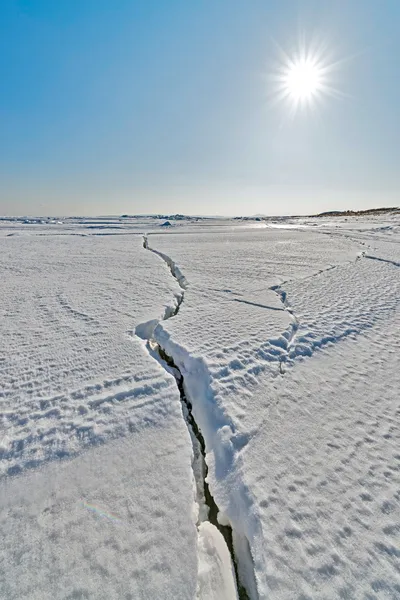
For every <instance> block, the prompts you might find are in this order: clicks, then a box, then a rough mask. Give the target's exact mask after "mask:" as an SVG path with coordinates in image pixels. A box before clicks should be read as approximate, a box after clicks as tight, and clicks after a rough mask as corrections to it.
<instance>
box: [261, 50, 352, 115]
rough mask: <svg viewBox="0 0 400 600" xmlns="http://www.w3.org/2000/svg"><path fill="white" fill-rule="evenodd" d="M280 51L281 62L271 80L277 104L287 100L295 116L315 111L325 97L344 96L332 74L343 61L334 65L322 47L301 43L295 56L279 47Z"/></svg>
mask: <svg viewBox="0 0 400 600" xmlns="http://www.w3.org/2000/svg"><path fill="white" fill-rule="evenodd" d="M278 50H279V62H278V65H277V68H276V71H275V74H274V75H272V74H271V76H270V77H269V81H270V85H269V94H270V96H272V97H273V98H274V100H275V102H279V101H281V100H284V101H285V102H286V104H287V105H288V106H289V109H290V113H291V114H292V115H294V114H295V113H296V112H297V111H298V110H300V109H306V108H312V107H315V105H316V104H317V103H319V102H321V101H322V100H323V99H324V97H327V96H336V97H338V96H341V94H340V92H339V91H338V90H336V89H334V87H333V85H332V84H333V82H332V72H333V71H334V70H335V69H336V68H337V66H338V65H339V62H340V61H337V62H330V61H329V60H328V58H327V56H326V53H325V52H324V51H323V49H322V47H315V45H310V46H308V47H307V46H306V44H305V43H301V44H299V46H298V48H297V50H296V51H295V52H293V54H292V55H288V54H286V52H284V51H283V50H282V49H281V48H280V47H279V46H278Z"/></svg>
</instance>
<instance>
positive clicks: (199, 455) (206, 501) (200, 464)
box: [137, 236, 249, 600]
mask: <svg viewBox="0 0 400 600" xmlns="http://www.w3.org/2000/svg"><path fill="white" fill-rule="evenodd" d="M143 247H144V248H145V249H146V250H150V251H151V252H154V253H155V254H157V255H158V256H160V257H161V258H162V259H163V260H164V262H165V263H166V264H167V265H168V267H169V268H170V271H171V274H172V276H173V277H174V278H175V279H176V280H177V281H178V283H179V285H180V287H181V289H182V293H181V294H180V296H179V298H178V303H177V306H176V307H175V309H173V310H167V311H166V312H165V315H164V319H163V320H168V319H170V318H172V317H175V316H176V315H177V314H178V312H179V309H180V307H181V305H182V303H183V300H184V290H186V288H187V281H186V279H185V277H184V276H183V275H182V273H181V272H180V270H179V268H178V267H177V266H176V265H175V263H174V262H173V261H172V260H171V259H170V258H169V257H168V256H166V255H165V254H163V253H162V252H159V251H157V250H154V249H153V248H150V246H149V243H148V239H147V236H143ZM137 329H141V326H140V325H139V326H138V328H137ZM152 332H154V328H152ZM140 337H143V336H142V335H140ZM146 347H147V350H148V351H149V354H150V355H151V356H152V357H153V358H155V359H156V360H158V362H159V363H160V364H161V365H162V366H163V367H164V368H166V370H168V372H170V373H172V374H173V375H174V377H175V381H176V384H177V387H178V390H179V395H180V400H181V404H182V413H183V416H184V419H185V423H186V425H187V428H188V431H189V434H190V438H191V440H192V445H193V456H194V461H193V463H194V464H192V468H193V474H194V478H195V482H196V488H197V497H198V503H199V522H198V525H200V523H201V522H202V521H205V520H208V521H209V522H210V523H212V525H214V526H215V527H216V528H217V529H218V530H219V531H220V533H221V534H222V536H223V537H224V540H225V543H226V545H227V547H228V549H229V552H230V555H231V558H232V563H233V567H234V572H235V577H236V588H237V592H238V596H239V600H249V595H248V593H247V591H246V589H245V587H244V586H243V584H242V583H241V582H240V578H239V570H238V560H237V557H236V555H235V550H234V545H233V531H232V527H231V526H230V525H222V524H221V523H220V522H219V520H218V514H219V508H218V506H217V504H216V502H215V499H214V497H213V495H212V494H211V491H210V488H209V485H208V482H207V474H208V466H207V462H206V444H205V440H204V437H203V435H202V433H201V431H200V429H199V427H198V425H197V423H196V420H195V418H194V416H193V411H192V403H191V402H190V400H189V398H188V397H187V394H186V391H185V382H184V378H183V375H182V373H181V371H180V369H179V368H178V367H177V365H176V364H175V362H174V360H173V358H172V357H171V356H169V355H168V354H167V353H166V352H165V350H164V349H163V348H162V347H161V346H160V345H159V344H158V342H156V341H155V339H154V337H153V333H152V334H151V336H150V337H149V338H148V339H147V343H146ZM202 505H203V507H202ZM202 508H203V510H202Z"/></svg>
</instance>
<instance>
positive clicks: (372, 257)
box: [364, 254, 400, 267]
mask: <svg viewBox="0 0 400 600" xmlns="http://www.w3.org/2000/svg"><path fill="white" fill-rule="evenodd" d="M364 257H365V258H370V259H371V260H379V261H380V262H384V263H388V264H389V265H394V266H395V267H400V262H396V261H395V260H390V259H389V258H380V257H379V256H372V255H371V254H364Z"/></svg>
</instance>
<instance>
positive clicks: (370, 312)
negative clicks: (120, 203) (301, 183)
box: [0, 216, 400, 600]
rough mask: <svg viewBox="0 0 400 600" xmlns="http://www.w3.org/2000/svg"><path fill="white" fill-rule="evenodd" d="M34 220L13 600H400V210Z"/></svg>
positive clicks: (10, 545)
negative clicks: (166, 221)
mask: <svg viewBox="0 0 400 600" xmlns="http://www.w3.org/2000/svg"><path fill="white" fill-rule="evenodd" d="M27 221H28V220H27ZM41 221H43V222H32V219H31V220H30V222H21V221H18V220H14V221H12V222H10V221H3V222H2V223H1V224H0V250H1V251H0V269H1V273H2V285H1V288H0V296H1V302H0V310H1V312H2V320H1V341H2V343H1V346H0V402H1V405H0V406H1V418H2V420H1V430H0V459H1V460H0V472H1V474H2V478H1V479H0V533H1V539H2V542H3V543H2V549H1V551H0V597H1V598H3V597H4V598H38V599H39V598H46V599H47V598H48V599H50V598H56V599H58V598H60V599H61V598H63V599H64V598H104V599H105V598H124V599H128V598H132V599H136V598H138V599H141V598H146V600H147V599H148V598H152V599H153V598H154V599H163V598H171V599H172V598H182V599H183V598H185V599H186V598H187V599H190V598H199V599H200V600H208V599H210V600H211V599H215V600H217V599H224V598H226V599H227V600H229V599H230V598H232V599H234V598H235V597H236V595H237V592H236V589H235V588H236V587H237V586H236V582H238V589H239V596H240V597H241V598H246V597H248V598H251V599H252V600H253V599H264V598H265V599H279V600H281V599H285V600H286V599H298V600H306V599H310V598H311V599H319V598H321V599H325V598H332V599H333V598H348V599H353V598H354V599H360V600H361V599H363V600H364V599H369V600H372V599H373V598H378V599H386V598H390V599H396V598H400V550H399V540H400V496H399V489H400V424H399V417H400V412H399V411H400V408H399V392H398V390H399V389H400V371H399V365H400V363H399V350H400V328H399V325H400V322H399V302H400V271H399V265H400V219H399V217H396V216H385V217H382V218H378V217H374V218H368V219H367V218H366V217H352V218H348V219H344V218H333V219H297V220H296V219H281V220H274V221H271V222H265V223H264V222H240V221H239V222H238V221H234V220H216V221H212V220H204V221H199V222H196V221H190V222H185V221H180V222H176V223H175V222H174V221H172V225H171V226H167V227H164V226H163V220H162V219H158V220H155V219H149V218H141V219H126V218H125V220H124V219H121V218H120V219H114V220H112V219H99V220H83V219H75V220H74V219H65V220H62V219H56V220H53V222H48V220H46V219H41ZM142 235H144V236H145V237H144V239H143V237H142ZM218 529H219V530H220V531H218Z"/></svg>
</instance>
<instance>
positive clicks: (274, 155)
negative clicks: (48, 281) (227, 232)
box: [0, 0, 400, 215]
mask: <svg viewBox="0 0 400 600" xmlns="http://www.w3.org/2000/svg"><path fill="white" fill-rule="evenodd" d="M399 31H400V2H398V0H335V1H334V2H333V1H332V0H329V1H325V0H312V1H311V0H309V1H301V0H297V1H294V0H217V1H216V0H202V1H200V2H195V1H194V0H193V1H191V0H180V1H176V0H168V1H167V0H143V1H141V2H139V1H135V0H129V1H128V0H57V1H54V0H7V1H5V2H1V3H0V50H1V53H0V57H1V58H0V86H1V87H0V214H14V215H17V214H55V215H66V214H119V213H126V212H128V213H131V214H132V213H158V212H162V213H172V212H183V213H187V214H221V215H222V214H225V215H229V214H256V213H262V214H284V213H285V214H302V213H314V212H319V211H323V210H329V209H341V208H367V207H372V206H384V205H398V204H399V189H400V169H399V165H400V108H399V107H400V62H399V60H398V57H399V56H400V36H399ZM300 33H301V34H302V36H304V37H305V39H307V40H312V39H316V38H318V39H319V40H320V41H323V42H324V43H325V45H326V48H327V49H328V50H329V57H328V58H329V61H333V60H339V61H341V60H342V59H345V60H343V62H340V64H338V66H337V68H336V69H335V71H334V72H333V73H332V74H331V78H332V82H331V83H332V85H334V87H335V88H336V89H338V90H340V91H341V92H343V94H344V95H343V97H340V98H328V97H326V98H324V99H323V101H321V102H318V103H317V104H316V105H315V106H314V107H310V108H309V109H307V110H305V109H304V110H303V109H302V110H298V111H297V113H296V114H295V116H292V115H291V114H290V107H289V103H288V102H286V101H279V102H277V103H273V102H271V95H270V94H271V92H272V91H273V89H274V88H273V83H272V82H271V79H270V77H269V75H270V74H271V72H273V71H274V70H275V68H276V61H277V59H278V53H277V47H276V43H277V44H279V45H280V46H281V47H282V48H283V49H284V50H285V52H286V53H288V54H289V55H291V54H292V53H293V52H294V51H295V50H296V48H297V45H298V40H299V34H300ZM324 56H327V55H324ZM328 58H326V60H328ZM272 98H273V96H272Z"/></svg>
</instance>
